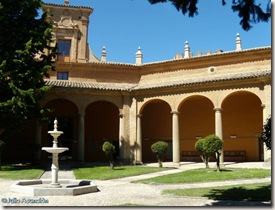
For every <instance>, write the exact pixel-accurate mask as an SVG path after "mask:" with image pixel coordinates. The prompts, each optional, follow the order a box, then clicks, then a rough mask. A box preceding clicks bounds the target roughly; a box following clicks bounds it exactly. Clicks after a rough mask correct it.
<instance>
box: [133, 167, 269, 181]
mask: <svg viewBox="0 0 275 210" xmlns="http://www.w3.org/2000/svg"><path fill="white" fill-rule="evenodd" d="M269 176H271V170H266V169H245V168H226V169H222V170H221V172H216V169H213V168H212V169H211V168H208V169H206V168H200V169H193V170H188V171H183V172H180V173H176V174H169V175H163V176H158V177H155V178H150V179H143V180H138V181H134V182H138V183H144V184H176V183H192V182H210V181H223V180H232V179H253V178H265V177H269Z"/></svg>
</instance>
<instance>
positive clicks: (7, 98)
mask: <svg viewBox="0 0 275 210" xmlns="http://www.w3.org/2000/svg"><path fill="white" fill-rule="evenodd" d="M41 6H42V1H41V0H20V1H18V0H1V1H0V23H1V30H0V84H1V85H0V96H1V97H0V133H2V135H5V134H7V133H8V132H9V131H12V132H15V131H18V130H20V128H22V127H23V126H24V125H25V124H26V122H27V121H29V120H30V119H34V118H35V119H42V118H43V117H45V113H46V110H44V109H42V108H41V106H40V102H41V100H42V98H43V97H44V95H45V94H46V93H47V91H48V90H49V89H50V87H49V86H46V84H45V81H44V78H45V77H47V76H49V74H48V73H49V71H50V70H53V60H54V59H53V58H54V57H55V47H52V25H51V23H49V22H47V21H46V13H43V14H42V16H39V10H40V8H41Z"/></svg>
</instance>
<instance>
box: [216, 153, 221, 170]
mask: <svg viewBox="0 0 275 210" xmlns="http://www.w3.org/2000/svg"><path fill="white" fill-rule="evenodd" d="M216 158H217V172H220V171H221V168H220V153H219V152H217V153H216Z"/></svg>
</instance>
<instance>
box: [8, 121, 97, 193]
mask: <svg viewBox="0 0 275 210" xmlns="http://www.w3.org/2000/svg"><path fill="white" fill-rule="evenodd" d="M57 125H58V122H57V119H55V120H54V130H53V131H48V133H49V134H50V135H51V136H52V137H53V146H52V147H42V150H44V151H46V152H48V153H51V154H52V166H51V170H52V171H51V172H52V173H51V174H52V178H51V180H48V179H38V180H19V181H17V182H15V183H14V184H12V185H11V191H12V192H19V193H24V195H29V196H51V195H52V196H56V195H60V196H64V195H80V194H85V193H91V192H97V191H98V190H97V186H96V185H95V184H94V183H93V182H91V181H89V180H77V179H62V180H58V170H59V164H58V154H60V153H62V152H64V151H66V150H69V148H67V147H58V137H59V136H60V135H61V134H63V132H62V131H58V130H57Z"/></svg>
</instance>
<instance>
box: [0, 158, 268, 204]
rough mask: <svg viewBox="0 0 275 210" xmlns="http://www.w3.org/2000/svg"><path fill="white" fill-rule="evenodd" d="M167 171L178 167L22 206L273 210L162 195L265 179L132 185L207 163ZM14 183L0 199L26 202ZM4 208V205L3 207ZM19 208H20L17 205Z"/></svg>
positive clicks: (4, 186) (65, 173) (4, 184)
mask: <svg viewBox="0 0 275 210" xmlns="http://www.w3.org/2000/svg"><path fill="white" fill-rule="evenodd" d="M147 165H148V166H156V167H157V164H147ZM163 166H164V167H169V166H173V167H177V168H176V169H171V170H167V171H162V172H156V173H151V174H145V175H140V176H132V177H126V178H121V179H113V180H108V181H100V180H93V182H94V183H95V184H96V185H97V187H98V190H99V191H98V192H95V193H89V194H84V195H78V196H63V197H60V196H43V197H39V198H32V199H36V200H37V199H44V200H43V201H47V203H39V204H27V203H21V204H20V206H37V205H38V206H116V205H121V204H140V205H145V206H270V205H271V202H261V201H253V202H251V201H230V200H212V199H208V198H201V197H177V196H169V195H162V194H161V192H162V190H164V189H177V188H184V189H186V188H194V187H209V186H212V187H213V186H221V185H235V184H246V183H264V182H271V177H270V178H264V179H248V180H234V181H222V182H211V183H209V182H208V183H203V182H202V183H190V184H174V185H173V184H172V185H150V184H149V185H148V184H137V183H130V182H131V181H134V180H139V179H144V178H150V177H155V176H160V175H164V174H171V173H178V172H181V171H185V170H189V169H194V168H201V167H204V164H203V163H186V162H185V163H182V164H181V165H180V166H179V165H174V164H173V163H164V164H163ZM210 167H213V168H214V167H215V165H214V163H210ZM225 167H242V168H244V167H245V168H266V169H270V166H264V165H263V162H258V163H226V164H225ZM60 168H61V170H60V171H59V178H60V179H75V177H74V175H73V173H72V171H70V170H69V169H65V170H62V167H61V166H60ZM50 177H51V174H50V171H46V172H45V173H44V174H43V175H42V176H41V178H43V179H44V178H45V179H49V178H50ZM13 182H14V181H13V180H1V188H0V198H1V199H2V198H7V199H8V198H16V199H21V200H22V199H24V198H26V196H24V195H22V194H19V193H12V192H10V191H9V187H10V185H11V184H12V183H13ZM1 205H3V203H1ZM6 205H7V206H14V204H6ZM15 206H18V204H16V205H15Z"/></svg>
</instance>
